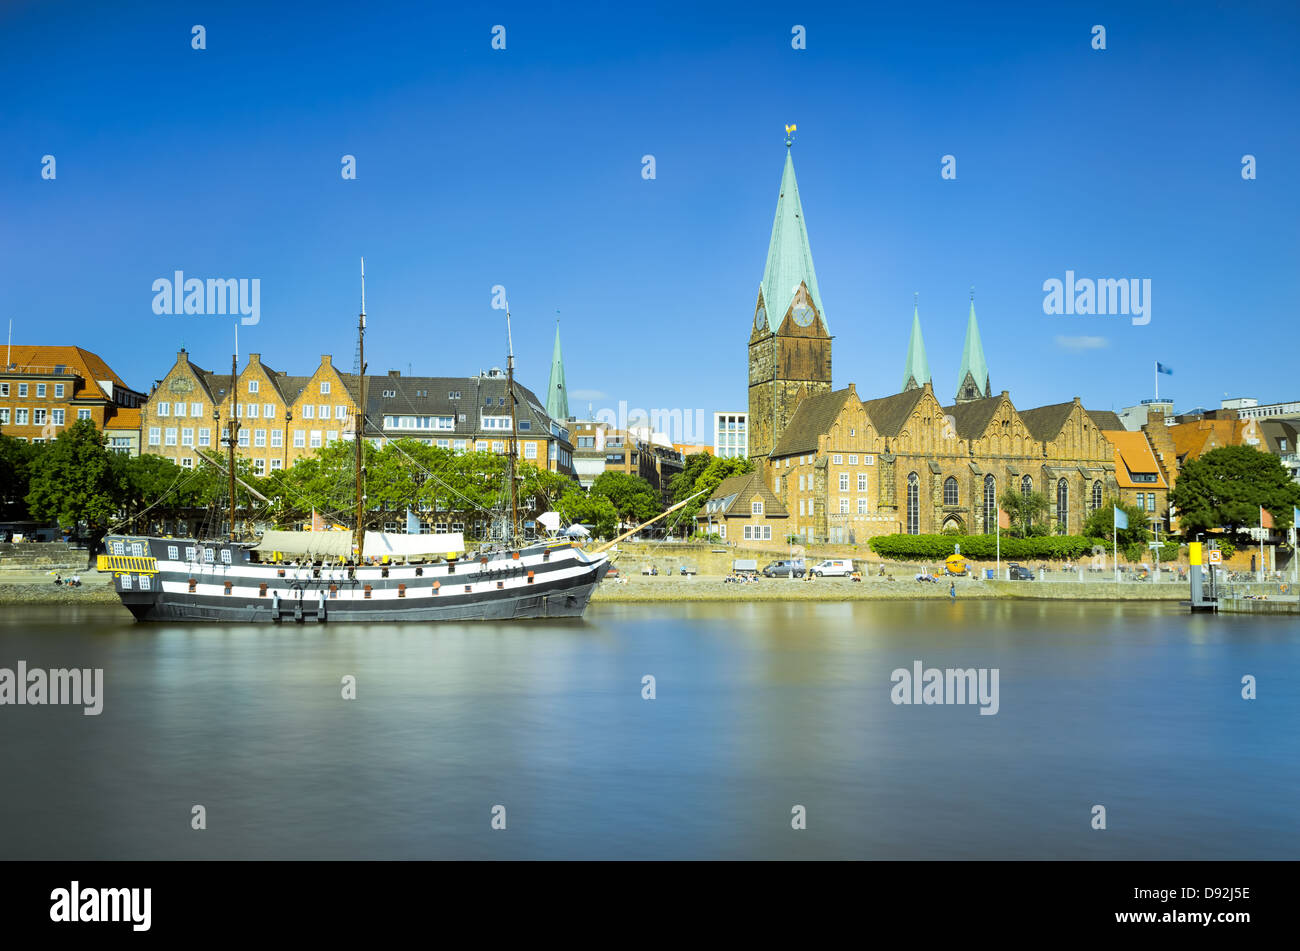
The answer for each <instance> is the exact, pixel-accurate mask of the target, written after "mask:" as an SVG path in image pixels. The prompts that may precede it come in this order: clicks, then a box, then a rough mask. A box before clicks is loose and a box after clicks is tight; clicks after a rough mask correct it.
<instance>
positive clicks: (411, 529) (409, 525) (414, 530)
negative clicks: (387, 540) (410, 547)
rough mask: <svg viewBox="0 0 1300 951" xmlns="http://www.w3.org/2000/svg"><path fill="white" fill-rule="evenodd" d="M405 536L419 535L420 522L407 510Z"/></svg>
mask: <svg viewBox="0 0 1300 951" xmlns="http://www.w3.org/2000/svg"><path fill="white" fill-rule="evenodd" d="M406 534H408V535H418V534H420V520H419V519H418V518H416V517H415V513H414V512H412V511H411V510H410V509H409V508H408V509H407V510H406Z"/></svg>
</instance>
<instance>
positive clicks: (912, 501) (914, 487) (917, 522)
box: [907, 472, 921, 535]
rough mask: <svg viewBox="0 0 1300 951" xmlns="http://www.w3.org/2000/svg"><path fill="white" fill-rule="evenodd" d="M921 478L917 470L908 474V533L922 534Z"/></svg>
mask: <svg viewBox="0 0 1300 951" xmlns="http://www.w3.org/2000/svg"><path fill="white" fill-rule="evenodd" d="M920 495H921V480H920V479H918V478H917V476H916V473H915V472H910V473H908V476H907V534H909V535H919V534H921V499H920Z"/></svg>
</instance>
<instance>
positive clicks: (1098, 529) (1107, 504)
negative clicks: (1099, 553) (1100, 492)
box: [1083, 499, 1153, 554]
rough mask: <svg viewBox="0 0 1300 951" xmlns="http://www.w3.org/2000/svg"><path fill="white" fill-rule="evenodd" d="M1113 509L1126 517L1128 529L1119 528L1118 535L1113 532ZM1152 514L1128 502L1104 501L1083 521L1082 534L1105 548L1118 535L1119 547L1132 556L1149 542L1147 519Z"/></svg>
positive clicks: (1149, 531) (1149, 533) (1149, 530)
mask: <svg viewBox="0 0 1300 951" xmlns="http://www.w3.org/2000/svg"><path fill="white" fill-rule="evenodd" d="M1115 509H1119V510H1120V511H1121V512H1123V513H1124V514H1125V515H1127V516H1128V528H1121V529H1120V530H1119V532H1118V533H1115V532H1114V527H1115ZM1152 514H1153V513H1151V512H1148V511H1146V510H1145V509H1140V508H1138V507H1137V506H1136V505H1133V504H1131V503H1128V502H1120V501H1119V500H1117V499H1106V500H1104V501H1103V502H1102V503H1101V505H1100V507H1098V508H1097V509H1095V510H1094V511H1093V512H1092V514H1090V515H1089V516H1088V517H1087V518H1086V519H1085V520H1084V523H1083V534H1084V537H1086V538H1095V539H1098V540H1099V541H1102V542H1105V545H1106V547H1107V548H1109V547H1110V544H1111V541H1112V540H1113V539H1114V538H1115V536H1116V534H1118V540H1119V544H1120V546H1121V547H1123V548H1127V549H1129V551H1128V552H1127V553H1128V554H1132V552H1133V551H1134V550H1136V549H1141V548H1142V547H1143V546H1145V545H1146V543H1147V542H1148V541H1150V539H1151V529H1150V527H1149V526H1148V524H1147V518H1148V517H1149V516H1151V515H1152Z"/></svg>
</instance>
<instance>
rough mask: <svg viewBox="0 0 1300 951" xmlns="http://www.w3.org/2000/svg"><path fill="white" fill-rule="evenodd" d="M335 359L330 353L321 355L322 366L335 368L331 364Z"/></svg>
mask: <svg viewBox="0 0 1300 951" xmlns="http://www.w3.org/2000/svg"><path fill="white" fill-rule="evenodd" d="M333 359H334V358H333V357H331V356H330V355H329V354H328V353H322V354H321V355H320V365H321V366H323V367H329V366H333V365H334V364H333V363H332V362H331V361H332V360H333Z"/></svg>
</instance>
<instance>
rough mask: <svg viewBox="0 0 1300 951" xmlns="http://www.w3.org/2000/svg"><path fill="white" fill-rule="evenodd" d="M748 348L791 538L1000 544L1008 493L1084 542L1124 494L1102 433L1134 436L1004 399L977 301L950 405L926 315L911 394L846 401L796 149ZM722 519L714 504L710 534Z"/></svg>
mask: <svg viewBox="0 0 1300 951" xmlns="http://www.w3.org/2000/svg"><path fill="white" fill-rule="evenodd" d="M789 144H790V143H789V141H788V140H787V147H788V146H789ZM746 338H747V348H748V355H749V363H748V368H749V372H748V385H749V407H748V414H747V415H748V419H747V424H748V430H749V433H748V435H749V445H748V451H749V456H750V458H751V459H754V460H755V462H756V463H758V466H759V469H758V471H759V473H760V478H761V480H762V482H763V484H764V485H765V486H766V487H767V489H768V490H769V491H770V492H771V494H772V495H773V496H774V497H775V499H776V500H777V501H778V502H779V503H780V504H781V507H782V508H783V509H784V511H785V513H786V514H787V519H786V521H787V527H786V528H783V530H782V532H783V534H792V535H796V536H798V537H800V538H801V539H804V540H806V541H809V542H844V543H859V544H861V543H865V542H866V541H867V540H869V539H870V538H871V537H872V536H875V535H883V534H892V533H898V532H906V533H911V534H918V533H936V532H943V531H949V532H959V533H960V532H969V533H984V532H992V531H993V530H994V526H995V524H996V519H997V511H998V504H997V499H998V496H999V494H1000V493H1002V492H1003V491H1004V490H1006V489H1007V488H1008V487H1010V488H1014V489H1015V490H1018V491H1030V490H1036V491H1040V492H1043V493H1045V494H1046V495H1047V496H1048V497H1049V498H1050V499H1051V500H1052V503H1053V504H1052V514H1051V520H1052V523H1053V528H1054V529H1057V530H1060V531H1065V532H1070V533H1076V532H1078V531H1079V530H1080V529H1081V528H1082V525H1083V522H1084V520H1085V519H1086V518H1087V516H1088V514H1089V513H1090V512H1091V511H1092V510H1093V509H1094V508H1096V507H1097V506H1099V505H1101V504H1102V501H1103V500H1104V499H1106V498H1112V497H1115V496H1116V495H1117V494H1118V491H1119V485H1118V482H1117V480H1116V471H1115V469H1116V460H1115V450H1114V447H1113V446H1112V445H1111V443H1110V442H1109V441H1108V440H1107V439H1106V438H1105V436H1104V435H1103V432H1102V431H1103V429H1107V428H1109V429H1123V428H1124V427H1123V425H1122V424H1121V423H1120V421H1119V418H1118V416H1116V414H1115V413H1113V412H1110V411H1100V410H1098V411H1093V410H1089V409H1087V408H1086V407H1084V406H1083V405H1082V404H1081V403H1080V401H1079V399H1078V398H1077V397H1076V398H1075V399H1073V400H1071V401H1069V402H1064V403H1057V404H1053V405H1049V406H1040V407H1036V408H1033V409H1019V408H1017V407H1016V406H1015V405H1014V403H1013V402H1012V400H1011V397H1010V394H1009V393H1008V392H1007V391H1006V390H1003V391H1001V392H1000V393H995V392H994V390H993V389H992V380H991V374H990V371H989V365H988V362H987V359H986V357H985V351H984V346H983V341H982V338H981V333H980V327H979V322H978V319H977V317H976V313H975V302H974V294H973V292H972V295H971V300H970V305H969V308H968V313H967V315H966V335H965V341H964V346H963V350H962V359H961V365H960V368H959V371H958V373H957V379H956V381H955V382H956V387H955V391H954V395H953V396H952V397H951V399H950V400H949V401H947V402H944V401H942V400H941V399H940V398H939V397H938V396H937V395H936V392H935V387H934V383H933V380H932V379H931V375H930V366H929V361H928V359H927V357H926V353H925V345H924V341H923V337H922V334H921V327H920V317H919V309H918V307H917V305H916V303H915V302H914V305H913V314H912V324H911V333H910V338H909V343H908V348H907V350H908V352H907V356H906V359H905V362H904V372H903V374H902V378H901V379H902V387H903V389H902V390H901V391H900V392H897V393H894V394H892V395H885V396H882V397H880V398H876V399H866V400H864V399H862V398H861V397H860V396H859V394H858V392H857V389H856V387H855V386H854V385H853V384H852V383H850V384H848V385H847V386H845V387H843V388H841V389H838V390H837V389H833V388H832V383H831V339H832V338H831V335H830V331H829V324H828V323H827V320H826V317H825V308H824V306H823V302H822V299H821V294H820V291H819V289H818V284H817V277H816V273H815V271H814V269H813V260H812V252H811V250H810V247H809V242H808V233H807V227H806V219H805V216H804V212H803V206H802V202H801V199H800V194H799V189H798V184H797V182H796V179H795V173H794V164H793V161H792V159H791V155H790V152H789V150H788V148H787V153H786V158H785V167H784V170H783V172H782V176H781V186H780V192H779V194H778V198H777V207H776V216H775V220H774V222H773V226H772V234H771V238H770V241H769V244H768V255H767V261H766V264H765V267H764V271H763V279H762V281H761V283H760V285H759V292H758V299H757V302H756V304H755V308H754V313H753V319H752V321H748V322H747V330H746ZM721 493H722V488H721V487H720V488H719V491H718V492H715V493H714V495H713V496H712V497H711V499H710V500H709V502H710V503H718V502H721V501H722V500H723V499H724V495H723V494H721ZM714 511H715V512H716V511H717V506H716V505H715V506H714ZM764 511H765V512H766V507H765V509H764ZM728 513H729V516H730V519H729V528H728V538H729V539H733V538H734V537H735V532H736V527H735V526H739V527H740V530H741V533H742V537H743V528H744V524H742V523H744V522H745V520H746V518H747V516H746V514H745V512H744V507H743V505H742V506H741V507H740V508H739V509H738V510H737V509H736V508H735V507H734V500H733V504H732V505H729V506H728ZM709 514H710V511H709V505H708V504H706V506H705V510H704V511H702V512H701V513H700V515H699V521H700V527H701V528H702V529H703V528H705V527H706V523H707V520H708V516H709ZM749 524H750V525H751V528H754V527H758V525H759V523H758V522H757V521H752V522H750V523H749ZM751 534H752V533H751ZM774 534H775V533H774ZM773 543H774V544H775V543H776V539H775V538H774V539H773Z"/></svg>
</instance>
